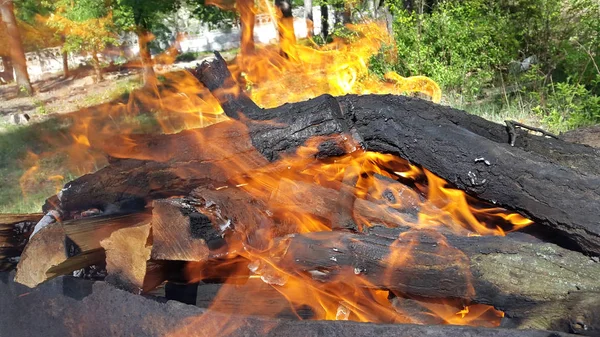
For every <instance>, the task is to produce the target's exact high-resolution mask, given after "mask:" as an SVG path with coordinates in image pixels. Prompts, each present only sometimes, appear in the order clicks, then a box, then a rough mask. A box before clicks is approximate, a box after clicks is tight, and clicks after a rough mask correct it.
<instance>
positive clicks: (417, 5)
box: [370, 0, 600, 131]
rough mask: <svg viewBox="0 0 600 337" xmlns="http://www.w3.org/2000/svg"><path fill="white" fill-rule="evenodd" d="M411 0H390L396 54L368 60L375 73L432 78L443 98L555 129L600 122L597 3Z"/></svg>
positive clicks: (599, 12)
mask: <svg viewBox="0 0 600 337" xmlns="http://www.w3.org/2000/svg"><path fill="white" fill-rule="evenodd" d="M406 3H407V1H400V0H390V1H389V2H388V4H389V6H390V10H391V12H392V14H393V16H394V24H393V27H394V34H395V47H393V49H395V51H397V58H394V57H391V56H390V54H393V53H391V52H390V48H391V47H390V46H385V47H383V48H382V49H381V51H380V52H379V54H377V55H374V56H373V57H372V58H371V60H370V70H371V72H372V73H373V74H375V75H379V76H382V75H383V74H384V73H385V72H387V71H390V70H394V71H397V72H398V73H400V74H401V75H403V76H411V75H426V76H429V77H431V78H432V79H434V80H435V81H437V82H438V84H440V86H441V87H442V91H443V92H444V95H445V98H446V99H445V101H450V102H452V103H455V104H458V105H459V106H461V107H467V106H468V107H469V108H468V109H469V110H471V111H479V110H480V109H479V108H477V107H475V106H474V105H476V104H481V105H482V106H485V107H486V109H490V110H493V113H495V114H497V115H503V116H506V114H507V113H513V114H515V119H517V115H518V116H524V115H525V114H529V115H531V116H533V117H536V116H537V118H538V119H539V120H540V122H541V123H542V124H544V126H545V127H548V128H550V129H553V130H556V131H563V130H567V129H571V128H574V127H577V126H581V125H586V124H593V123H600V117H599V111H598V110H599V109H600V102H599V100H598V97H599V96H600V80H599V78H600V67H599V64H600V2H598V1H597V0H499V1H489V0H465V1H452V0H439V1H425V0H413V1H410V3H411V4H412V5H413V7H412V8H411V9H405V8H404V6H405V5H406ZM392 51H393V50H392ZM457 102H458V103H457ZM478 102H479V103H478ZM492 103H493V104H492ZM492 105H495V107H492ZM532 110H533V111H534V112H536V113H533V114H532V113H531V112H532ZM482 114H485V115H488V114H487V113H486V112H482Z"/></svg>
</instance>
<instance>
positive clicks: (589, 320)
mask: <svg viewBox="0 0 600 337" xmlns="http://www.w3.org/2000/svg"><path fill="white" fill-rule="evenodd" d="M283 244H284V247H285V249H284V251H285V252H286V253H285V255H284V256H283V257H282V259H281V262H280V267H282V268H285V270H289V271H293V270H297V271H306V272H308V271H311V270H319V271H320V272H321V273H320V274H319V279H320V280H323V281H327V280H330V279H333V278H335V277H336V276H338V275H340V274H341V273H342V272H348V270H351V271H354V273H357V274H360V275H362V276H363V277H365V278H366V280H367V281H368V282H369V284H371V285H372V286H374V287H377V288H382V289H389V290H392V291H394V292H397V293H399V294H402V295H408V296H418V297H421V298H437V299H443V298H455V299H462V300H464V301H466V302H467V303H479V304H488V305H493V306H494V307H496V308H497V309H500V310H502V311H504V312H505V314H506V316H507V317H509V318H512V322H513V324H515V325H517V326H518V327H520V328H538V329H539V328H545V329H554V330H562V331H570V330H571V329H572V327H571V326H570V324H575V323H576V322H579V323H581V326H583V325H586V326H587V330H588V331H587V332H586V333H591V332H594V333H598V332H599V331H600V326H599V322H600V317H598V312H599V310H600V284H599V283H598V281H597V280H598V279H599V278H600V263H598V262H596V261H594V260H593V259H591V258H589V257H586V256H584V255H582V254H580V253H577V252H573V251H569V250H566V249H563V248H560V247H558V246H556V245H554V244H550V243H541V242H539V241H538V240H537V239H532V238H531V237H529V236H527V235H525V234H521V233H515V234H509V235H508V236H507V237H497V236H486V237H466V236H454V235H451V234H447V235H445V236H442V235H441V234H440V233H438V232H436V231H433V230H412V231H411V230H406V229H401V228H395V229H390V228H384V227H372V228H370V229H369V233H368V235H360V234H351V233H345V232H319V233H307V234H302V235H298V234H297V235H294V236H293V237H288V238H286V239H284V241H283ZM348 282H351V281H350V280H348ZM590 331H591V332H590Z"/></svg>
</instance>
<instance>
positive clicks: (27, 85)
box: [0, 0, 33, 95]
mask: <svg viewBox="0 0 600 337" xmlns="http://www.w3.org/2000/svg"><path fill="white" fill-rule="evenodd" d="M0 16H2V21H3V22H4V28H5V29H6V33H7V34H6V35H7V37H8V45H9V47H10V48H9V50H10V58H11V61H12V66H13V68H14V72H15V75H16V79H17V85H18V86H19V88H21V89H22V90H23V91H24V92H25V93H27V94H28V95H32V94H33V88H32V86H31V81H30V80H29V73H27V60H26V58H25V50H24V49H23V42H22V41H21V34H20V33H19V28H18V27H17V19H16V18H15V12H14V6H13V1H12V0H2V1H1V2H0Z"/></svg>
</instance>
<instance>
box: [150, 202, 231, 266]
mask: <svg viewBox="0 0 600 337" xmlns="http://www.w3.org/2000/svg"><path fill="white" fill-rule="evenodd" d="M219 239H221V237H220V235H219V232H218V231H217V230H216V229H215V228H214V227H213V225H212V223H211V221H210V219H209V218H208V217H207V216H206V215H204V214H202V213H200V212H198V211H197V210H196V208H195V207H194V206H192V205H190V204H189V203H187V202H186V201H185V200H183V199H161V200H155V201H154V202H153V210H152V240H153V244H152V258H153V259H155V260H179V261H204V260H206V259H207V258H208V254H209V246H208V245H207V242H211V241H213V242H215V241H217V240H219ZM219 241H220V240H219Z"/></svg>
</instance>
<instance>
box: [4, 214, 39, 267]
mask: <svg viewBox="0 0 600 337" xmlns="http://www.w3.org/2000/svg"><path fill="white" fill-rule="evenodd" d="M43 216H44V215H43V214H41V213H35V214H0V271H8V270H11V269H14V268H15V267H16V265H17V262H19V257H20V256H21V253H22V252H23V249H24V248H25V245H26V244H27V241H28V239H29V235H30V234H31V232H32V231H33V228H34V227H35V224H36V223H37V222H38V221H40V219H41V218H42V217H43Z"/></svg>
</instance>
